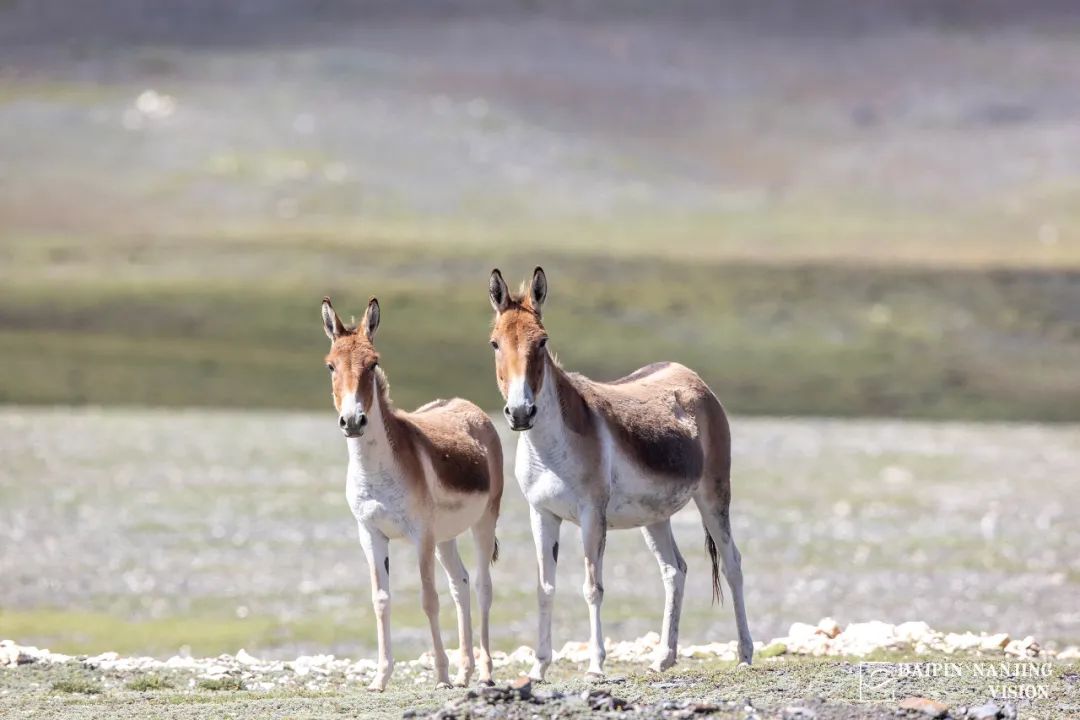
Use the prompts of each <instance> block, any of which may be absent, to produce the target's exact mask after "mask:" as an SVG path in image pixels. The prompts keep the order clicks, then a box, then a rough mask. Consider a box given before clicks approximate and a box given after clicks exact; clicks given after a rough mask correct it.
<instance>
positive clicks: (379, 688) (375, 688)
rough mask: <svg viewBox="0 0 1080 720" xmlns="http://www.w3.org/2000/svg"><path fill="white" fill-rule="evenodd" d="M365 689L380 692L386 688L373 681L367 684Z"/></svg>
mask: <svg viewBox="0 0 1080 720" xmlns="http://www.w3.org/2000/svg"><path fill="white" fill-rule="evenodd" d="M367 689H368V692H373V693H381V692H382V691H383V690H385V689H386V688H384V687H383V686H382V685H376V684H375V683H371V684H370V685H368V686H367Z"/></svg>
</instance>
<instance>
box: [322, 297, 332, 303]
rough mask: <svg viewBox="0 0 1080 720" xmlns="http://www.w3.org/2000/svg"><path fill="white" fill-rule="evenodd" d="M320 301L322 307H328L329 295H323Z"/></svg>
mask: <svg viewBox="0 0 1080 720" xmlns="http://www.w3.org/2000/svg"><path fill="white" fill-rule="evenodd" d="M322 301H323V305H330V296H329V295H324V296H323V299H322Z"/></svg>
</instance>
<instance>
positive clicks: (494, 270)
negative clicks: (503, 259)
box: [491, 268, 502, 277]
mask: <svg viewBox="0 0 1080 720" xmlns="http://www.w3.org/2000/svg"><path fill="white" fill-rule="evenodd" d="M491 274H492V275H498V276H499V277H502V273H501V272H499V268H495V269H493V270H492V271H491Z"/></svg>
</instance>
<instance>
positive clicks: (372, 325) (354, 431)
mask: <svg viewBox="0 0 1080 720" xmlns="http://www.w3.org/2000/svg"><path fill="white" fill-rule="evenodd" d="M322 321H323V329H324V330H325V331H326V336H327V337H328V338H330V353H329V354H328V355H327V356H326V367H327V369H328V370H329V371H330V385H331V388H332V394H333V398H334V407H335V408H337V411H338V427H340V428H341V432H342V433H343V434H344V435H345V437H350V438H355V437H360V436H361V435H363V434H364V428H365V427H366V426H367V422H368V418H367V413H368V412H369V411H370V409H371V408H372V407H373V404H374V403H376V402H378V396H377V395H376V393H377V384H378V366H379V353H378V352H377V351H376V350H375V346H374V345H373V344H372V340H373V339H374V338H375V330H376V329H378V327H379V301H378V300H376V299H375V298H371V300H369V301H368V306H367V310H365V311H364V317H363V319H362V320H360V323H359V324H358V325H357V326H356V327H346V326H345V324H344V323H342V322H341V319H340V318H338V315H337V312H335V311H334V306H333V305H332V304H331V303H330V298H328V297H326V298H323V302H322Z"/></svg>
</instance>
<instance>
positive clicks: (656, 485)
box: [607, 468, 698, 529]
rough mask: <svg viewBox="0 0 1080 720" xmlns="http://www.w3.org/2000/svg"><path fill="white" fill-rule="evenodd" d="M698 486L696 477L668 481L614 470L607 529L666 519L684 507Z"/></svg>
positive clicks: (650, 523)
mask: <svg viewBox="0 0 1080 720" xmlns="http://www.w3.org/2000/svg"><path fill="white" fill-rule="evenodd" d="M697 486H698V479H696V478H694V479H687V478H671V477H664V476H658V475H653V474H646V473H642V472H640V471H635V470H632V469H628V468H617V469H616V472H614V473H613V474H612V479H611V492H610V496H609V499H608V506H607V524H608V527H609V528H612V529H624V528H636V527H643V526H645V525H652V524H653V523H657V522H662V521H664V520H667V519H668V518H670V517H671V516H672V515H674V514H675V513H677V512H679V511H680V510H682V509H683V508H684V507H686V504H687V503H688V502H690V499H691V498H692V497H693V495H694V491H695V490H696V489H697Z"/></svg>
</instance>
